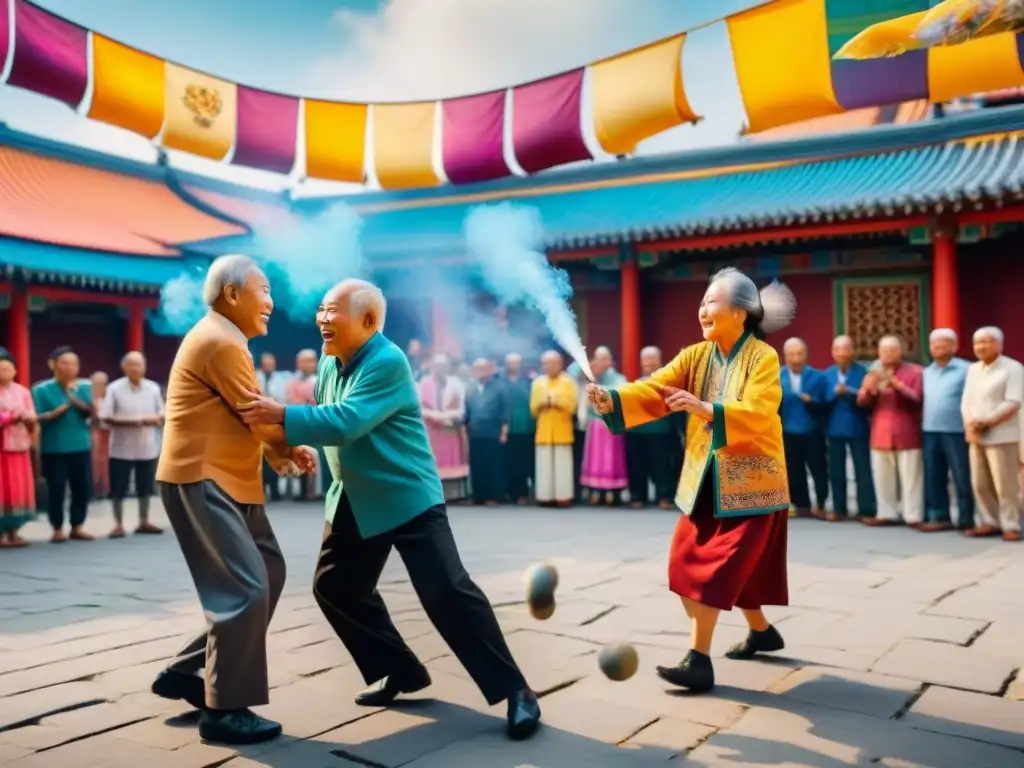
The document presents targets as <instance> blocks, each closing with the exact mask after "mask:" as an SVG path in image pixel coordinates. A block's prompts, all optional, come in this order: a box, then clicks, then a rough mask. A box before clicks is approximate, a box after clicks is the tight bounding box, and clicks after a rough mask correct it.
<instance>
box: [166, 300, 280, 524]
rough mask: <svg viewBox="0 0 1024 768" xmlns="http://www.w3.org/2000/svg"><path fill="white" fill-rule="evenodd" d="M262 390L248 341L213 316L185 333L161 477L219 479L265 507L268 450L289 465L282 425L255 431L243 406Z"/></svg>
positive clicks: (174, 373)
mask: <svg viewBox="0 0 1024 768" xmlns="http://www.w3.org/2000/svg"><path fill="white" fill-rule="evenodd" d="M250 389H258V385H257V383H256V370H255V368H254V366H253V362H252V356H251V355H250V354H249V348H248V342H247V341H246V338H245V336H244V335H243V334H242V332H241V331H239V330H238V328H237V327H236V326H235V325H234V323H232V322H231V321H230V320H228V319H227V318H226V317H224V316H222V315H219V314H217V313H216V312H210V313H209V314H208V315H207V316H206V317H204V318H203V319H202V320H200V321H199V322H198V323H196V325H195V326H194V327H193V328H192V330H190V331H189V332H188V333H187V334H185V338H184V339H182V341H181V346H180V347H179V348H178V354H177V355H176V356H175V358H174V364H173V365H172V366H171V375H170V378H169V380H168V383H167V406H166V417H165V424H164V442H163V449H162V451H161V453H160V463H159V465H158V466H157V471H156V479H157V480H160V481H161V482H165V483H175V484H179V485H184V484H186V483H198V482H201V481H203V480H212V481H213V482H215V483H216V484H217V485H218V486H220V487H221V489H222V490H223V491H224V492H225V493H227V495H228V496H230V497H231V498H232V499H234V500H235V501H237V502H238V503H240V504H263V503H265V502H266V499H265V496H264V491H263V451H264V448H265V447H266V448H267V449H268V453H269V454H270V456H268V458H270V459H271V460H272V462H273V463H275V464H276V463H277V462H278V461H281V460H283V458H284V457H283V456H282V454H281V451H282V450H284V446H285V443H284V432H283V431H282V429H281V428H280V427H255V428H252V427H249V426H248V425H246V424H245V422H243V421H242V419H241V417H240V416H239V414H238V408H237V404H238V403H244V402H248V401H249V400H251V399H252V396H251V394H250V392H249V390H250Z"/></svg>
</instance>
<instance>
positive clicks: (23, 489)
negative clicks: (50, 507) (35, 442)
mask: <svg viewBox="0 0 1024 768" xmlns="http://www.w3.org/2000/svg"><path fill="white" fill-rule="evenodd" d="M35 517H36V479H35V476H34V475H33V474H32V455H31V452H30V451H0V533H8V532H10V531H16V530H18V529H19V528H21V526H23V525H24V524H25V523H27V522H29V521H30V520H34V519H35Z"/></svg>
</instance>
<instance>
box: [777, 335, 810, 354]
mask: <svg viewBox="0 0 1024 768" xmlns="http://www.w3.org/2000/svg"><path fill="white" fill-rule="evenodd" d="M790 347H802V348H803V349H805V350H806V349H807V342H806V341H804V340H803V339H801V338H800V337H799V336H790V337H789V338H788V339H786V343H785V344H783V345H782V351H783V352H785V351H786V350H787V349H789V348H790Z"/></svg>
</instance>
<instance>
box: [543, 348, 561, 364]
mask: <svg viewBox="0 0 1024 768" xmlns="http://www.w3.org/2000/svg"><path fill="white" fill-rule="evenodd" d="M540 359H541V361H544V360H558V361H559V362H561V360H562V353H561V352H559V351H558V350H556V349H549V350H548V351H547V352H545V353H544V354H543V355H541V356H540Z"/></svg>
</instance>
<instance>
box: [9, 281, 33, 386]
mask: <svg viewBox="0 0 1024 768" xmlns="http://www.w3.org/2000/svg"><path fill="white" fill-rule="evenodd" d="M8 323H9V324H8V327H7V351H8V352H10V353H11V357H13V358H14V364H15V365H16V366H17V367H18V383H19V384H21V385H22V386H25V387H27V386H29V383H30V380H31V376H32V372H31V370H30V369H31V362H32V361H31V358H30V355H31V348H30V346H29V338H30V337H29V331H28V290H27V289H25V288H24V287H21V286H18V285H15V286H14V288H13V289H12V290H11V308H10V310H9V313H8Z"/></svg>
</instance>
